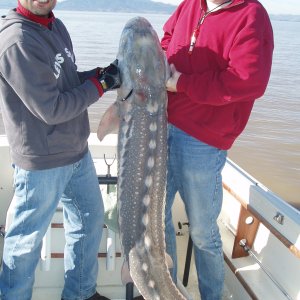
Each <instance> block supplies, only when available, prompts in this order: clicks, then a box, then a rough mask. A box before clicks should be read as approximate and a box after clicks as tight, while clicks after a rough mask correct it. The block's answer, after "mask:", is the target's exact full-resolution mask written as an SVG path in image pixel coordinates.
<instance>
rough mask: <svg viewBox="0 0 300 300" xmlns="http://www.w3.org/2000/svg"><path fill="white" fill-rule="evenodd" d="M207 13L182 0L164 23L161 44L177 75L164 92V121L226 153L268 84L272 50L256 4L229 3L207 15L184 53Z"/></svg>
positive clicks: (192, 0)
mask: <svg viewBox="0 0 300 300" xmlns="http://www.w3.org/2000/svg"><path fill="white" fill-rule="evenodd" d="M206 9H207V6H206V1H205V0H201V1H200V0H184V1H183V2H182V3H181V4H180V5H179V7H178V8H177V10H176V11H175V12H174V14H173V15H172V16H171V17H170V19H169V20H168V21H167V22H166V24H165V25H164V32H165V34H164V37H163V38H162V41H161V44H162V47H163V49H164V50H166V53H167V57H168V61H169V63H170V64H171V63H173V64H174V65H175V67H176V69H177V70H178V71H179V72H182V73H183V74H182V75H181V76H180V78H179V80H178V83H177V91H178V92H177V93H169V101H168V118H169V122H170V123H172V124H173V125H175V126H176V127H178V128H180V129H182V130H183V131H185V132H186V133H188V134H190V135H191V136H193V137H195V138H196V139H199V140H201V141H203V142H205V143H207V144H209V145H211V146H214V147H217V148H220V149H224V150H226V149H229V148H230V147H231V146H232V144H233V142H234V141H235V139H236V138H237V137H238V136H239V134H240V133H241V132H242V131H243V129H244V128H245V126H246V124H247V121H248V119H249V116H250V112H251V110H252V107H253V104H254V101H255V99H257V98H259V97H261V96H262V95H263V94H264V92H265V89H266V87H267V84H268V80H269V77H270V72H271V64H272V53H273V48H274V42H273V31H272V27H271V23H270V20H269V17H268V14H267V12H266V10H265V9H264V8H263V6H262V5H261V4H260V3H259V2H258V1H256V0H233V1H232V3H231V4H230V5H228V6H226V7H225V8H223V9H221V10H217V11H215V12H212V13H210V14H208V15H207V16H206V17H205V18H204V21H203V23H202V25H200V27H199V35H198V38H197V40H196V44H195V47H194V49H193V51H192V53H191V54H189V53H188V52H189V46H190V41H191V36H192V33H193V31H194V29H195V28H196V27H197V23H198V21H199V19H201V17H203V15H204V14H205V12H206Z"/></svg>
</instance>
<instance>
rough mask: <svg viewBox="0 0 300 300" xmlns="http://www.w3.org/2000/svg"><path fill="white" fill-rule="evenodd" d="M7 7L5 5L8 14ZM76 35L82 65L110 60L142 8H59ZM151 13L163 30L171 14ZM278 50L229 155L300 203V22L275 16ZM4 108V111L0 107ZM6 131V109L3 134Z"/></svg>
mask: <svg viewBox="0 0 300 300" xmlns="http://www.w3.org/2000/svg"><path fill="white" fill-rule="evenodd" d="M5 12H6V10H0V14H1V15H2V14H4V13H5ZM55 14H56V16H57V17H59V18H61V19H62V20H63V21H64V23H65V25H66V26H67V28H68V30H69V32H70V35H71V37H72V40H73V46H74V50H75V55H76V60H77V65H78V68H79V70H87V69H90V68H94V67H96V66H106V65H108V64H109V63H110V62H112V61H113V60H114V59H115V57H116V54H117V49H118V43H119V39H120V35H121V32H122V29H123V27H124V25H125V23H126V22H127V21H128V20H129V19H130V18H132V17H134V16H136V15H137V14H134V13H131V14H130V13H103V12H66V11H56V12H55ZM139 15H142V16H144V17H146V18H147V19H148V20H149V21H150V22H151V23H152V25H153V27H154V28H155V29H156V31H157V33H158V35H159V37H161V36H162V26H163V24H164V22H165V21H166V20H167V18H168V15H154V14H139ZM272 25H273V30H274V36H275V51H274V60H273V68H272V73H271V78H270V82H269V85H268V88H267V91H266V93H265V95H264V96H263V97H262V98H261V99H259V100H258V101H256V104H255V106H254V109H253V112H252V115H251V117H250V120H249V123H248V125H247V127H246V129H245V131H244V132H243V133H242V135H241V136H240V137H239V138H238V140H237V141H236V143H235V144H234V146H233V147H232V149H231V150H230V151H229V157H230V158H231V159H233V160H234V161H235V162H236V163H238V164H239V165H240V166H241V167H242V168H244V169H245V170H246V171H247V172H248V173H249V174H250V175H252V176H253V177H255V178H256V179H257V180H258V181H260V182H261V183H262V184H264V185H265V186H266V187H268V188H269V189H270V190H272V191H273V192H274V193H276V194H277V195H279V196H280V197H282V198H283V199H284V200H285V201H287V202H288V203H290V204H291V205H292V206H294V207H296V208H298V209H300V56H299V53H300V35H299V32H300V22H288V21H272ZM115 96H116V94H115V92H110V93H107V94H106V95H105V96H104V97H103V98H102V99H101V100H100V101H98V102H97V103H96V104H94V105H92V106H91V108H90V109H89V115H90V123H91V128H92V131H93V132H95V131H96V130H97V126H98V122H99V120H100V118H101V116H102V114H103V112H104V111H105V109H106V108H107V107H108V106H109V105H110V104H111V103H112V102H113V101H114V99H115ZM0 114H1V112H0ZM3 133H4V129H3V124H2V120H1V115H0V134H3Z"/></svg>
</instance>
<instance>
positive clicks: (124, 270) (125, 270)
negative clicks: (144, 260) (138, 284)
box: [121, 260, 133, 285]
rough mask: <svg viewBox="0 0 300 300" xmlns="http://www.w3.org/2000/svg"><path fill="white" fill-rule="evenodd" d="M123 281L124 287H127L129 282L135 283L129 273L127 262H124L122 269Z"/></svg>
mask: <svg viewBox="0 0 300 300" xmlns="http://www.w3.org/2000/svg"><path fill="white" fill-rule="evenodd" d="M121 280H122V283H123V285H126V284H127V283H129V282H133V280H132V278H131V275H130V272H129V265H128V262H127V261H126V260H124V262H123V265H122V269H121Z"/></svg>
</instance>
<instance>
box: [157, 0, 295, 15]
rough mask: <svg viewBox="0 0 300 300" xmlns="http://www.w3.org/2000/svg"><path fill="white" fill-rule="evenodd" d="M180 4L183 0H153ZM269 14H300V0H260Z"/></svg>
mask: <svg viewBox="0 0 300 300" xmlns="http://www.w3.org/2000/svg"><path fill="white" fill-rule="evenodd" d="M152 1H156V2H163V3H168V4H174V5H178V4H179V3H180V2H181V1H182V0H152ZM259 1H260V3H261V4H262V5H263V6H264V7H265V8H266V10H267V11H268V13H269V14H290V15H300V5H299V0H259Z"/></svg>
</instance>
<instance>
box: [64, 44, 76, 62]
mask: <svg viewBox="0 0 300 300" xmlns="http://www.w3.org/2000/svg"><path fill="white" fill-rule="evenodd" d="M65 52H66V54H67V56H68V57H70V58H71V60H72V62H73V63H75V58H74V54H73V53H72V52H71V51H70V50H69V49H68V48H65Z"/></svg>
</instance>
